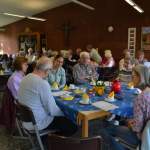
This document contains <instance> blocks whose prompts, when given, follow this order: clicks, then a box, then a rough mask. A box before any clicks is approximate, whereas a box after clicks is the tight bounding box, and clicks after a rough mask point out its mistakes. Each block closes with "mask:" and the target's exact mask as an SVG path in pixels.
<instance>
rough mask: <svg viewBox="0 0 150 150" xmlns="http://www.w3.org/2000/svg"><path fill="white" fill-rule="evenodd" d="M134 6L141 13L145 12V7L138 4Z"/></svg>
mask: <svg viewBox="0 0 150 150" xmlns="http://www.w3.org/2000/svg"><path fill="white" fill-rule="evenodd" d="M133 7H134V9H136V10H137V11H138V12H140V13H143V12H144V10H143V9H141V8H140V7H139V6H137V5H135V6H133Z"/></svg>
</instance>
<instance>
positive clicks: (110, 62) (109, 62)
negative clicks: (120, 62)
mask: <svg viewBox="0 0 150 150" xmlns="http://www.w3.org/2000/svg"><path fill="white" fill-rule="evenodd" d="M114 65H115V61H114V59H113V57H112V53H111V50H105V57H104V58H103V59H102V63H101V66H102V67H114Z"/></svg>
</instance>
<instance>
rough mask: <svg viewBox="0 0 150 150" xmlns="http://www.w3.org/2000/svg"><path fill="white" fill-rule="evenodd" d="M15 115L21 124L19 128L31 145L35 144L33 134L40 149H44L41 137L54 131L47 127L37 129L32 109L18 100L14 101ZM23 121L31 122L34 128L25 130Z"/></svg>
mask: <svg viewBox="0 0 150 150" xmlns="http://www.w3.org/2000/svg"><path fill="white" fill-rule="evenodd" d="M16 117H17V119H18V122H19V124H20V125H21V129H22V130H23V133H24V134H25V135H27V136H28V139H29V141H30V142H31V145H32V147H35V144H34V142H33V138H32V137H33V136H34V135H35V137H36V138H37V141H38V144H39V146H40V149H41V150H44V146H43V143H42V141H41V137H42V136H44V135H48V134H50V133H55V132H56V131H54V130H48V129H44V130H38V127H37V124H36V121H35V118H34V115H33V112H32V110H31V109H30V108H29V107H27V106H25V105H23V104H20V103H19V102H18V101H17V103H16ZM24 122H26V123H32V124H33V127H34V130H32V131H31V130H27V129H26V128H24V126H23V123H24Z"/></svg>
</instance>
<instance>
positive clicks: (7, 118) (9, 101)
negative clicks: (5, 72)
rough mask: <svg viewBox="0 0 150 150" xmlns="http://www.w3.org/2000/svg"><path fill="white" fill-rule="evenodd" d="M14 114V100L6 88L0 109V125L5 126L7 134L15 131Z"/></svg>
mask: <svg viewBox="0 0 150 150" xmlns="http://www.w3.org/2000/svg"><path fill="white" fill-rule="evenodd" d="M15 113H16V108H15V104H14V98H13V96H12V94H11V91H10V90H9V89H8V87H7V86H6V88H5V91H4V95H3V99H2V105H1V109H0V124H1V125H3V126H5V127H6V129H7V130H8V132H9V133H12V132H13V130H14V129H15Z"/></svg>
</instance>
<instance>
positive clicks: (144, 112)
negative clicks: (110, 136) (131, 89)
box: [132, 87, 150, 133]
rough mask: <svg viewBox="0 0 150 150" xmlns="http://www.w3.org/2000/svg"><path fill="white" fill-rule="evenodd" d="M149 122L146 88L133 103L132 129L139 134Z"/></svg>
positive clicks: (149, 99)
mask: <svg viewBox="0 0 150 150" xmlns="http://www.w3.org/2000/svg"><path fill="white" fill-rule="evenodd" d="M148 120H150V88H148V87H147V88H146V89H145V90H144V91H143V92H142V93H141V94H140V95H139V96H138V97H137V99H136V100H135V102H134V118H133V124H132V129H133V131H135V132H137V133H141V132H142V131H143V129H144V127H145V125H146V123H147V121H148Z"/></svg>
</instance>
